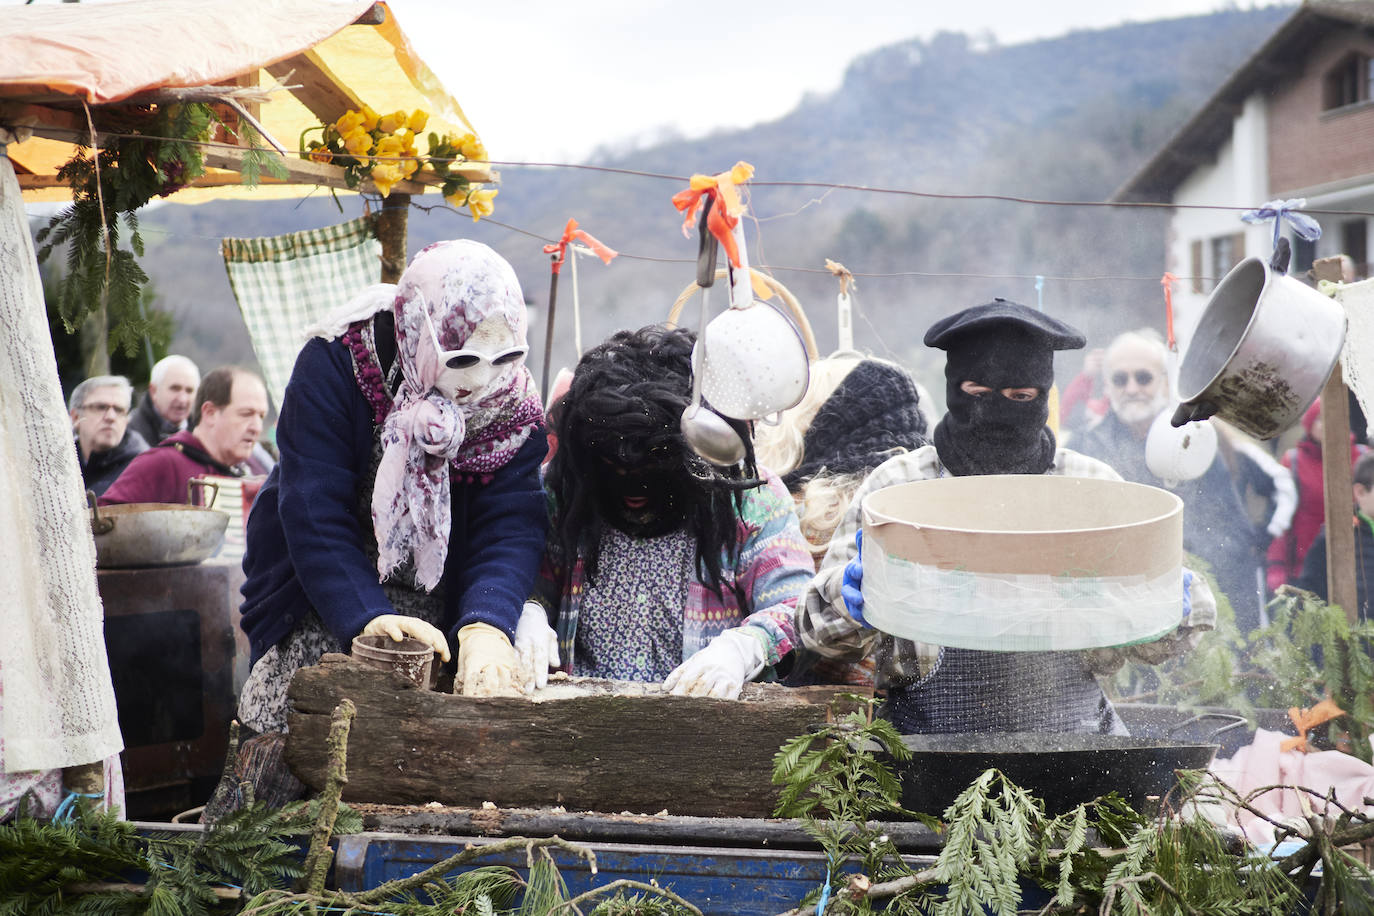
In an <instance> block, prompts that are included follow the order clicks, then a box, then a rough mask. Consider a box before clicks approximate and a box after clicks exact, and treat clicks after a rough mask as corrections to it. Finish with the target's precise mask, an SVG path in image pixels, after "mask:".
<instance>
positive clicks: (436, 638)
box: [363, 614, 450, 661]
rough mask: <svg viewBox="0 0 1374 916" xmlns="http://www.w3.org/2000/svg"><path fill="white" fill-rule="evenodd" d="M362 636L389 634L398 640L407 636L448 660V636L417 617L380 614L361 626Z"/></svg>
mask: <svg viewBox="0 0 1374 916" xmlns="http://www.w3.org/2000/svg"><path fill="white" fill-rule="evenodd" d="M363 635H364V636H390V637H391V638H392V639H394V640H396V642H400V641H401V640H403V639H405V638H406V637H407V636H409V637H410V638H411V639H418V640H420V642H422V643H424V644H425V645H427V646H429V647H430V648H431V649H433V650H434V651H435V653H436V654H437V655H438V656H439V657H440V658H441V659H443V660H444V661H448V660H449V657H450V656H449V651H448V638H447V637H446V636H444V633H443V631H442V630H440V629H439V628H438V627H436V626H434V625H433V624H431V623H426V622H425V621H423V620H421V619H420V618H419V617H407V616H405V615H404V614H380V615H378V616H376V617H373V618H372V619H371V620H369V621H368V622H367V626H365V627H363Z"/></svg>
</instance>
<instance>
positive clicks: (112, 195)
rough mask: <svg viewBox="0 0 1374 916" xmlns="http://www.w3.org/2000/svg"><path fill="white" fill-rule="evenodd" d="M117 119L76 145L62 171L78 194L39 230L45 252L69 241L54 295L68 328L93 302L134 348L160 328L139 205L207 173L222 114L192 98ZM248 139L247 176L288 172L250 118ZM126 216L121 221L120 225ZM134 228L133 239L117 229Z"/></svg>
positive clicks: (250, 179) (117, 338) (251, 182)
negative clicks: (206, 148) (102, 138)
mask: <svg viewBox="0 0 1374 916" xmlns="http://www.w3.org/2000/svg"><path fill="white" fill-rule="evenodd" d="M121 114H122V115H124V117H123V118H122V119H114V120H113V121H112V123H114V124H116V126H118V128H119V130H118V135H117V136H114V137H112V138H110V139H109V141H108V143H107V144H106V145H105V146H104V147H102V148H101V149H99V150H97V151H96V154H95V155H94V156H92V155H91V151H90V149H89V148H88V147H85V146H78V147H77V150H76V154H75V155H74V156H73V157H72V158H71V159H70V160H68V161H67V163H66V164H65V165H63V166H62V168H61V169H60V170H59V171H58V173H57V175H58V178H60V179H61V180H62V181H64V182H66V184H67V185H68V186H69V187H70V188H71V190H72V204H71V206H69V207H67V208H66V209H64V210H63V211H62V212H60V213H59V214H57V215H56V216H54V217H53V218H52V220H51V221H50V222H49V223H48V225H47V226H45V227H44V228H43V229H42V230H40V231H39V233H38V236H37V240H38V243H39V248H38V260H39V262H40V263H42V262H45V261H47V259H48V258H49V256H51V254H52V252H53V251H54V249H56V248H59V247H65V248H66V268H67V270H66V277H65V279H64V281H63V283H62V284H61V287H60V290H59V292H58V296H57V301H56V305H57V311H58V314H59V315H60V316H61V318H62V321H63V323H64V324H65V325H66V328H67V331H68V332H74V331H76V329H77V328H78V327H79V326H80V325H81V323H82V322H83V321H84V320H85V318H86V316H87V315H89V314H91V313H92V312H97V311H99V310H101V309H104V310H105V312H106V313H107V316H108V326H109V342H110V347H111V349H112V350H113V349H122V350H123V351H124V352H125V353H127V354H129V355H131V356H132V355H133V354H134V353H135V352H136V351H137V349H138V347H139V345H140V344H141V343H142V341H143V338H144V337H145V336H149V335H155V334H156V333H157V331H158V328H157V325H156V322H155V321H154V320H152V319H150V318H149V317H148V316H147V315H145V314H144V312H143V310H142V309H140V308H139V301H140V296H141V293H142V289H143V285H144V284H145V283H147V282H148V275H147V274H146V273H144V271H143V268H141V267H140V266H139V264H138V258H141V257H142V256H143V238H142V236H141V235H140V234H139V229H138V210H139V209H140V208H142V207H143V206H144V205H145V204H147V203H148V202H149V201H151V200H152V199H153V198H155V197H167V196H168V195H170V194H173V193H175V192H176V191H178V190H180V189H181V188H184V187H186V186H187V185H188V184H190V183H191V182H193V181H194V180H195V179H197V178H199V177H200V176H201V175H203V174H205V157H204V155H203V154H202V152H201V145H200V144H201V143H203V142H204V141H206V140H208V139H209V137H210V132H211V129H212V127H213V126H214V125H215V124H217V123H222V122H221V121H220V120H219V117H218V116H217V115H216V114H215V111H214V109H213V108H211V106H209V105H207V104H204V103H200V102H189V103H185V104H178V105H165V106H130V107H129V108H127V109H124V110H123V112H121ZM243 134H244V139H245V140H247V142H248V144H249V145H248V148H247V149H246V150H245V151H244V155H243V162H242V176H243V181H244V183H245V184H246V185H248V186H249V187H254V186H256V184H257V182H258V180H259V179H260V177H261V175H262V172H263V170H264V169H265V170H267V171H269V172H271V173H272V174H273V175H275V176H277V177H279V178H284V177H286V174H287V173H286V169H285V167H284V166H283V165H282V164H281V162H280V161H278V159H277V157H276V156H274V155H271V154H269V153H267V151H266V150H264V149H263V148H262V146H261V144H260V143H259V138H258V136H257V134H256V133H255V132H253V131H251V130H249V129H247V127H246V125H245V126H244V127H243ZM121 224H122V227H123V228H122V229H121ZM124 230H127V232H128V248H124V247H121V244H120V234H121V232H122V231H124Z"/></svg>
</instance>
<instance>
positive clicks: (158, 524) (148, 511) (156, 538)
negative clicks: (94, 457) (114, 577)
mask: <svg viewBox="0 0 1374 916" xmlns="http://www.w3.org/2000/svg"><path fill="white" fill-rule="evenodd" d="M228 526H229V516H228V514H227V513H224V512H221V511H219V510H218V509H206V508H203V507H201V506H183V505H176V504H173V503H126V504H123V505H113V506H97V505H95V500H94V496H93V494H92V495H91V533H92V534H93V535H94V536H95V565H96V567H97V568H99V569H125V568H131V567H142V566H179V565H184V564H188V563H199V562H201V561H202V560H204V559H206V558H207V557H209V556H210V555H211V554H213V553H214V552H215V551H216V550H218V549H219V547H220V545H221V544H222V543H224V532H225V529H226V528H227V527H228Z"/></svg>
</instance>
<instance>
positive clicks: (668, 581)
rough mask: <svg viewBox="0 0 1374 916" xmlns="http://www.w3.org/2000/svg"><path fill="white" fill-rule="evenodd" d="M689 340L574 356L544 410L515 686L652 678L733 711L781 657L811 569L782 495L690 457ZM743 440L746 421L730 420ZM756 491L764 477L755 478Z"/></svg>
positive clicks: (620, 335)
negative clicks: (535, 537) (551, 674)
mask: <svg viewBox="0 0 1374 916" xmlns="http://www.w3.org/2000/svg"><path fill="white" fill-rule="evenodd" d="M694 340H695V337H694V335H693V334H692V333H691V332H690V331H687V330H684V329H681V328H678V329H673V330H669V329H667V328H664V327H661V326H658V325H654V326H650V327H647V328H641V329H640V330H638V331H620V332H617V333H616V334H614V335H612V336H611V337H610V339H608V340H607V341H605V342H604V343H602V344H600V345H599V346H597V347H594V348H592V349H591V350H589V351H587V353H586V354H584V355H583V357H582V359H581V361H580V362H579V363H578V365H577V371H576V372H575V373H574V374H573V379H572V384H571V385H570V386H569V388H568V391H567V393H566V394H565V395H564V396H563V397H562V398H561V399H560V400H559V401H558V403H557V404H556V406H555V407H554V408H553V410H552V411H551V414H552V416H553V423H554V428H555V431H556V433H557V436H558V450H557V451H556V452H555V453H554V456H553V458H552V460H550V462H549V464H548V467H547V469H546V475H545V480H544V484H545V488H546V489H547V491H548V493H549V497H550V503H551V505H552V509H553V515H552V519H551V528H550V534H549V541H548V548H547V550H546V553H545V561H544V564H543V569H542V570H541V573H540V578H539V581H538V582H537V583H536V591H537V593H536V595H535V596H534V600H532V601H531V602H530V603H528V604H526V605H525V611H524V613H523V614H522V615H521V619H520V625H519V627H517V630H516V638H515V645H516V651H517V653H519V656H520V661H521V667H522V676H524V677H525V678H526V680H525V683H526V685H527V686H534V687H538V686H542V683H544V682H546V681H547V677H548V669H549V667H550V666H553V667H562V668H564V669H566V670H568V671H569V672H570V673H572V674H575V675H582V676H590V677H603V678H613V679H616V680H628V681H641V682H653V681H661V682H663V684H664V687H665V688H666V689H668V690H670V691H672V692H673V693H679V694H687V695H691V696H707V695H709V696H714V697H722V698H727V699H730V698H734V697H735V696H737V695H738V694H739V692H740V689H741V687H742V686H743V685H744V683H745V682H747V681H749V680H751V679H753V678H754V677H756V676H758V675H759V674H760V673H762V672H763V670H764V669H765V668H766V667H768V666H770V665H776V664H777V663H778V662H779V661H780V660H781V658H782V657H783V656H784V655H787V654H788V653H789V652H791V650H792V646H793V643H794V641H795V634H794V633H793V630H792V621H793V618H794V607H793V605H794V604H795V603H796V600H797V597H798V596H799V595H800V594H801V590H802V589H803V588H804V587H805V585H806V583H807V581H808V580H809V579H810V578H811V575H812V572H813V567H812V564H811V557H810V556H809V555H808V554H807V552H806V549H805V547H804V541H803V540H802V537H801V532H800V530H799V529H798V525H797V515H796V512H795V511H794V510H793V508H792V500H791V497H789V496H788V494H787V490H786V489H785V488H784V487H783V485H782V482H781V481H780V480H778V478H777V477H776V476H774V475H772V474H770V473H766V472H764V471H762V470H761V469H757V470H756V468H755V467H754V456H753V451H752V449H746V456H745V459H744V460H743V461H742V462H740V463H739V464H737V465H735V466H734V467H731V468H726V469H720V468H716V467H713V466H712V465H710V464H708V463H707V462H706V461H705V460H704V459H702V458H700V457H699V456H698V455H697V454H696V453H695V452H693V451H692V449H691V448H689V447H688V446H687V443H686V440H685V439H684V438H683V435H682V430H681V427H680V422H681V419H682V412H683V409H684V408H686V407H687V403H688V400H689V395H690V392H691V355H692V345H693V342H694ZM729 422H730V423H731V425H732V427H734V428H735V430H736V432H738V433H739V434H740V435H741V436H742V437H743V438H744V439H745V441H746V442H747V441H748V438H749V431H748V428H747V426H746V424H744V423H743V422H741V421H738V420H733V421H729ZM760 478H762V479H760Z"/></svg>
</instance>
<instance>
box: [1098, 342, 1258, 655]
mask: <svg viewBox="0 0 1374 916" xmlns="http://www.w3.org/2000/svg"><path fill="white" fill-rule="evenodd" d="M1166 357H1167V351H1166V350H1165V348H1164V343H1163V341H1161V340H1159V339H1158V338H1157V337H1152V336H1149V335H1147V334H1144V333H1139V332H1135V331H1128V332H1127V333H1125V334H1121V335H1119V336H1118V337H1116V338H1115V339H1114V340H1112V342H1111V345H1110V346H1108V347H1107V353H1106V355H1105V356H1104V357H1103V360H1102V376H1103V380H1104V381H1105V383H1106V389H1107V399H1108V401H1109V402H1110V404H1111V409H1110V410H1109V411H1107V414H1106V415H1105V416H1104V417H1103V418H1102V419H1101V420H1100V421H1098V423H1097V425H1095V426H1093V427H1092V428H1090V429H1088V430H1087V431H1086V432H1084V434H1083V436H1082V438H1081V439H1078V440H1075V441H1074V447H1075V448H1076V449H1077V450H1078V451H1080V452H1082V453H1083V454H1085V455H1090V456H1092V457H1094V458H1100V459H1101V460H1103V461H1105V462H1107V463H1108V464H1110V465H1111V466H1112V467H1113V468H1115V469H1116V471H1117V472H1118V473H1120V474H1121V476H1122V477H1123V478H1124V479H1126V480H1129V481H1131V482H1133V483H1144V484H1149V485H1150V486H1154V487H1163V488H1164V489H1167V490H1170V491H1172V492H1174V493H1176V494H1178V497H1179V498H1180V499H1182V500H1183V549H1184V550H1186V551H1188V552H1189V553H1192V554H1196V555H1197V556H1199V557H1201V558H1202V559H1203V560H1205V561H1206V562H1207V564H1208V565H1209V566H1210V567H1211V568H1212V573H1213V575H1215V576H1216V579H1217V584H1218V586H1219V587H1220V588H1221V591H1222V592H1223V593H1224V594H1225V595H1226V597H1227V598H1228V599H1230V602H1231V607H1232V608H1233V609H1234V610H1235V613H1236V625H1237V626H1238V627H1239V628H1240V631H1241V632H1242V633H1246V632H1249V631H1250V630H1252V629H1254V628H1255V627H1257V626H1259V625H1260V622H1261V608H1262V604H1263V602H1262V589H1261V587H1260V573H1261V568H1262V567H1261V563H1260V553H1259V545H1258V544H1257V542H1256V538H1257V533H1256V532H1255V530H1254V527H1253V525H1252V524H1251V522H1250V518H1249V515H1248V514H1247V513H1246V508H1245V504H1244V502H1243V501H1242V499H1241V496H1240V491H1239V489H1238V488H1237V486H1236V484H1235V481H1234V479H1233V477H1232V472H1231V469H1230V467H1229V466H1228V464H1227V461H1226V455H1227V454H1232V455H1233V457H1234V451H1233V450H1232V449H1233V447H1232V446H1231V445H1230V444H1229V443H1228V442H1227V441H1226V439H1225V434H1224V433H1222V432H1221V430H1218V443H1219V445H1218V450H1217V456H1216V457H1215V458H1214V459H1213V460H1212V464H1211V466H1210V467H1208V468H1207V470H1206V472H1204V473H1203V475H1202V476H1201V477H1199V478H1197V479H1196V480H1185V481H1180V482H1177V483H1175V482H1166V481H1163V480H1161V479H1160V478H1158V477H1156V476H1155V475H1154V474H1153V473H1152V472H1151V471H1150V468H1149V466H1148V465H1147V464H1146V463H1145V439H1146V437H1147V436H1148V435H1149V432H1150V425H1151V424H1152V423H1153V422H1154V420H1155V417H1157V416H1159V414H1160V413H1161V412H1162V411H1164V409H1165V408H1167V407H1168V406H1169V403H1170V397H1169V377H1168V375H1167V374H1166Z"/></svg>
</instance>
